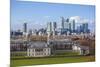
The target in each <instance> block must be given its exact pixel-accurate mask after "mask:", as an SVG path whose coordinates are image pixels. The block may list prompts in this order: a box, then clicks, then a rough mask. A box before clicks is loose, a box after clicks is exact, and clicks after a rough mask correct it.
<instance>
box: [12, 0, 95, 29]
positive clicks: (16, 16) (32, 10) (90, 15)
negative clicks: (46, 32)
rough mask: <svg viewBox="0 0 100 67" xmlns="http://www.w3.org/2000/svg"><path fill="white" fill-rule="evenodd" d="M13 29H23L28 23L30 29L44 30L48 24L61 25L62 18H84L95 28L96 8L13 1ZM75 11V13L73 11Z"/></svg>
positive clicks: (90, 26) (91, 27)
mask: <svg viewBox="0 0 100 67" xmlns="http://www.w3.org/2000/svg"><path fill="white" fill-rule="evenodd" d="M11 6H12V7H11V29H14V30H18V29H22V25H23V23H25V22H26V23H28V25H29V26H28V27H29V29H30V28H31V29H33V28H42V27H45V26H46V25H47V22H57V24H58V26H60V25H61V19H60V17H61V16H63V17H64V18H66V19H67V18H69V17H71V18H72V17H74V18H76V19H77V17H80V18H84V19H85V20H87V21H88V24H89V28H90V29H94V28H95V6H92V5H74V4H53V3H42V2H24V1H16V0H13V1H11ZM73 10H74V11H73Z"/></svg>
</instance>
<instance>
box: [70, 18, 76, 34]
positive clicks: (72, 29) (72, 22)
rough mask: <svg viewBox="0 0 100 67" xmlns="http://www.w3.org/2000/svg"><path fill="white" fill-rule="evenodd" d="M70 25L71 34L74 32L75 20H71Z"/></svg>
mask: <svg viewBox="0 0 100 67" xmlns="http://www.w3.org/2000/svg"><path fill="white" fill-rule="evenodd" d="M70 23H71V24H70V25H71V32H72V33H73V32H75V20H74V19H71V20H70Z"/></svg>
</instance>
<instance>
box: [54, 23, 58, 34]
mask: <svg viewBox="0 0 100 67" xmlns="http://www.w3.org/2000/svg"><path fill="white" fill-rule="evenodd" d="M56 29H57V23H56V22H53V35H55V34H56Z"/></svg>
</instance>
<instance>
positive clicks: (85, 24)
mask: <svg viewBox="0 0 100 67" xmlns="http://www.w3.org/2000/svg"><path fill="white" fill-rule="evenodd" d="M82 27H83V33H87V32H88V23H83V24H82Z"/></svg>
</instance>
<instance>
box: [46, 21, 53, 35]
mask: <svg viewBox="0 0 100 67" xmlns="http://www.w3.org/2000/svg"><path fill="white" fill-rule="evenodd" d="M47 34H49V35H51V34H52V23H51V22H48V23H47Z"/></svg>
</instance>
